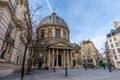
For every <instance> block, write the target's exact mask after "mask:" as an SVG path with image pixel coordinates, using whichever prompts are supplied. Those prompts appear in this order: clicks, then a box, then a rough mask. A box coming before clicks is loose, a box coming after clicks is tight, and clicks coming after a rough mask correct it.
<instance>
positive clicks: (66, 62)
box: [65, 51, 68, 76]
mask: <svg viewBox="0 0 120 80" xmlns="http://www.w3.org/2000/svg"><path fill="white" fill-rule="evenodd" d="M65 56H66V59H65V60H66V63H65V76H67V75H68V73H67V65H68V64H67V55H66V51H65Z"/></svg>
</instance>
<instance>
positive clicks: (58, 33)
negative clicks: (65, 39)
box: [55, 29, 60, 38]
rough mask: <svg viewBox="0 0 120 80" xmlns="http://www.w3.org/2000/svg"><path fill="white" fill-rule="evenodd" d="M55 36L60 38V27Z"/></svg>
mask: <svg viewBox="0 0 120 80" xmlns="http://www.w3.org/2000/svg"><path fill="white" fill-rule="evenodd" d="M55 37H56V38H60V29H56V33H55Z"/></svg>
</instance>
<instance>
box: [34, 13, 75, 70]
mask: <svg viewBox="0 0 120 80" xmlns="http://www.w3.org/2000/svg"><path fill="white" fill-rule="evenodd" d="M36 32H37V41H36V50H35V55H36V56H35V59H36V63H37V64H38V66H39V67H42V68H45V67H48V68H55V67H56V68H64V67H66V66H67V67H69V68H70V67H73V51H72V50H73V47H72V45H71V44H70V41H69V33H70V31H69V28H68V26H67V23H66V22H65V21H64V20H63V19H62V18H61V17H59V16H57V15H56V13H52V14H51V15H50V16H47V17H45V18H44V19H43V20H41V21H40V24H39V27H38V29H37V31H36Z"/></svg>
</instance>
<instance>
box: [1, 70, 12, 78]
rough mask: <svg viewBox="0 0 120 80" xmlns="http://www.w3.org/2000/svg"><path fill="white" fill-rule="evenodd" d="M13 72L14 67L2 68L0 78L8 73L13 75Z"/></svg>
mask: <svg viewBox="0 0 120 80" xmlns="http://www.w3.org/2000/svg"><path fill="white" fill-rule="evenodd" d="M12 73H13V70H12V69H8V70H0V78H1V77H5V76H8V75H11V74H12Z"/></svg>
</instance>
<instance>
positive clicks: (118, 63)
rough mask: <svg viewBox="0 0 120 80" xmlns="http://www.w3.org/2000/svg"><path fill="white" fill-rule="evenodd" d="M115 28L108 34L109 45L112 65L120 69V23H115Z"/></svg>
mask: <svg viewBox="0 0 120 80" xmlns="http://www.w3.org/2000/svg"><path fill="white" fill-rule="evenodd" d="M114 28H115V29H113V30H111V32H110V33H108V34H107V45H108V49H109V54H110V59H111V64H113V65H114V66H115V67H116V68H120V22H114Z"/></svg>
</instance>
